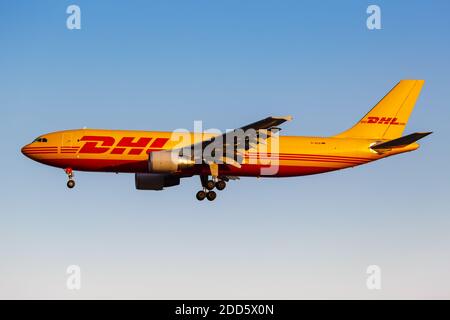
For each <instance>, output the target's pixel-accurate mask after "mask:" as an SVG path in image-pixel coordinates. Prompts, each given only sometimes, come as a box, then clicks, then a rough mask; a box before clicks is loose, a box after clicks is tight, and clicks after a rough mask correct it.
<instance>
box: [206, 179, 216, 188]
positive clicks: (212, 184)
mask: <svg viewBox="0 0 450 320" xmlns="http://www.w3.org/2000/svg"><path fill="white" fill-rule="evenodd" d="M215 185H216V184H215V183H214V181H212V180H208V181H207V182H206V185H205V187H206V189H208V190H212V189H214V187H215Z"/></svg>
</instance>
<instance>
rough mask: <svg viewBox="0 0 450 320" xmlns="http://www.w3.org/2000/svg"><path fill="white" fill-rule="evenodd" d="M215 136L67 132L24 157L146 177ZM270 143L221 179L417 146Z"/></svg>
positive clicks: (300, 170) (292, 172)
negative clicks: (156, 163) (160, 158)
mask: <svg viewBox="0 0 450 320" xmlns="http://www.w3.org/2000/svg"><path fill="white" fill-rule="evenodd" d="M212 136H213V135H211V134H203V135H202V134H192V133H186V134H177V139H174V135H173V133H172V132H161V131H130V130H93V129H79V130H67V131H58V132H53V133H49V134H45V135H42V136H41V137H40V141H34V142H32V143H30V144H28V145H26V146H24V147H23V148H22V152H23V153H24V154H25V155H26V156H27V157H29V158H31V159H33V160H35V161H38V162H40V163H44V164H47V165H51V166H55V167H59V168H63V169H67V168H70V169H73V170H81V171H101V172H135V173H145V172H149V171H148V170H149V169H148V158H149V153H150V152H155V151H161V150H167V149H173V148H174V147H180V146H183V145H189V144H191V143H193V142H195V141H201V140H202V139H203V140H204V139H208V138H211V137H212ZM271 140H272V138H270V139H268V141H267V146H266V147H267V150H264V151H261V150H260V149H250V150H248V151H247V152H246V153H245V154H244V159H243V162H242V165H241V166H240V167H236V166H232V165H227V164H223V165H220V166H219V171H220V174H221V175H230V176H231V175H232V176H274V177H287V176H300V175H308V174H317V173H323V172H328V171H333V170H339V169H343V168H348V167H354V166H357V165H361V164H364V163H368V162H371V161H374V160H378V159H381V158H385V157H387V156H391V155H394V154H398V153H403V152H407V151H412V150H415V149H417V148H418V146H419V145H418V144H417V143H412V144H410V145H408V146H405V147H403V148H396V149H393V150H390V151H385V152H383V153H382V154H379V153H377V152H375V151H373V150H372V149H370V146H371V145H373V144H374V143H376V142H380V140H374V139H355V138H335V137H330V138H322V137H300V136H280V137H279V138H278V141H277V146H278V147H277V148H271V146H272V145H273V144H274V142H272V141H271ZM180 141H181V144H180ZM274 150H276V151H274ZM275 160H276V161H275ZM274 164H275V165H276V166H277V169H276V170H275V171H270V170H268V171H267V172H268V174H265V173H264V170H261V169H262V168H264V167H270V166H274ZM208 173H209V168H208V166H205V165H198V166H195V167H194V168H191V169H189V170H186V171H183V172H179V174H180V175H185V176H189V175H193V174H208Z"/></svg>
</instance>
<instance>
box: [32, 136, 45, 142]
mask: <svg viewBox="0 0 450 320" xmlns="http://www.w3.org/2000/svg"><path fill="white" fill-rule="evenodd" d="M33 142H47V138H42V137H39V138H36V139H34V140H33Z"/></svg>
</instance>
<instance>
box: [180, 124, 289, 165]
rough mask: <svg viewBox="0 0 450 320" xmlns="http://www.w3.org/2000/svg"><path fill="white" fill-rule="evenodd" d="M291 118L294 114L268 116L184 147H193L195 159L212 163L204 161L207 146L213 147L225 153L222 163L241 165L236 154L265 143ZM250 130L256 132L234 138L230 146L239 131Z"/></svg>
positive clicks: (216, 150)
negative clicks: (230, 151)
mask: <svg viewBox="0 0 450 320" xmlns="http://www.w3.org/2000/svg"><path fill="white" fill-rule="evenodd" d="M291 120H292V116H285V117H267V118H265V119H262V120H259V121H256V122H253V123H250V124H247V125H244V126H242V127H240V128H238V129H234V130H231V131H228V132H225V133H224V134H222V135H219V136H215V137H213V138H210V139H207V140H204V141H201V142H198V143H196V144H192V145H190V146H187V147H184V148H182V149H185V148H191V150H192V151H193V152H192V154H193V155H194V159H195V160H200V157H202V159H201V161H202V162H205V163H208V164H211V163H210V162H209V161H204V159H203V151H204V150H205V148H207V147H208V148H212V149H215V152H216V153H217V152H222V153H223V157H222V159H221V160H222V163H224V164H229V165H232V166H236V167H240V163H239V162H237V161H236V160H235V159H236V154H241V153H242V151H243V150H248V149H250V148H252V147H255V146H256V145H257V144H259V143H263V142H264V141H265V140H266V139H268V138H270V137H271V136H272V135H273V133H274V132H275V131H277V132H278V131H279V130H280V128H278V126H279V125H281V124H283V123H284V122H286V121H291ZM249 130H254V133H256V134H254V135H249V136H245V137H244V141H237V140H239V139H237V140H236V139H234V140H233V141H234V146H233V148H230V146H229V145H228V144H229V141H230V140H232V138H231V137H232V136H235V135H236V134H238V133H239V132H244V133H245V132H248V131H249ZM241 140H242V139H241ZM227 147H228V148H227ZM230 149H231V150H232V154H229V153H227V154H225V152H228V151H229V150H230ZM199 151H201V154H200V153H199ZM196 152H198V154H196Z"/></svg>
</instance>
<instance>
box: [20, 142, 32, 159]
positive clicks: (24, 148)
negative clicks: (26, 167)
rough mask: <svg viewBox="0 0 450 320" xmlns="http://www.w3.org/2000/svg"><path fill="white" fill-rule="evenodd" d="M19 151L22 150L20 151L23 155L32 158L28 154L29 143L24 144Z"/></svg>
mask: <svg viewBox="0 0 450 320" xmlns="http://www.w3.org/2000/svg"><path fill="white" fill-rule="evenodd" d="M20 151H22V153H23V155H24V156H26V157H28V158H30V159H33V158H32V157H31V156H30V145H29V144H27V145H24V146H23V147H22V149H21V150H20Z"/></svg>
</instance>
